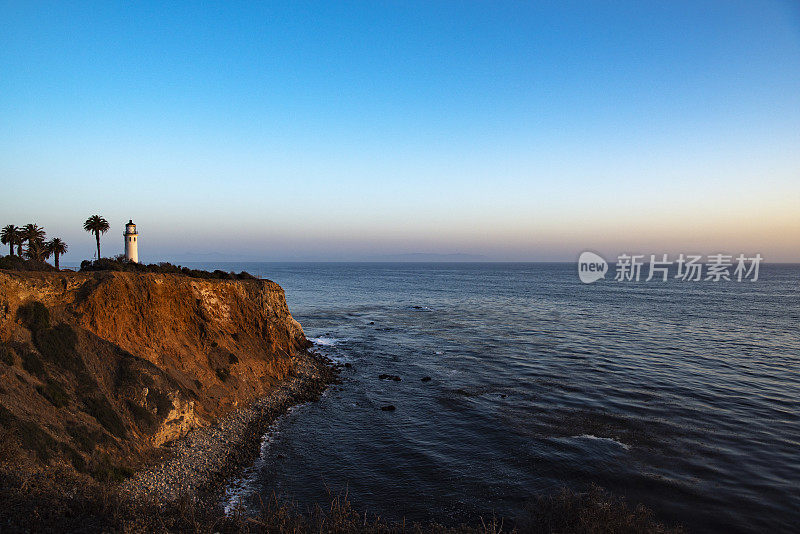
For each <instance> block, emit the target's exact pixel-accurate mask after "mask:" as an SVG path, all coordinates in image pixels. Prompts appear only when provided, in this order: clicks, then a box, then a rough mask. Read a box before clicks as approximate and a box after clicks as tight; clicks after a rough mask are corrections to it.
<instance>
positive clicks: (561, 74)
mask: <svg viewBox="0 0 800 534" xmlns="http://www.w3.org/2000/svg"><path fill="white" fill-rule="evenodd" d="M167 4H168V5H167V6H166V7H165V6H164V5H161V3H147V2H132V3H128V2H125V3H115V2H96V3H84V2H53V3H43V2H35V1H31V0H23V1H19V2H1V3H0V20H2V21H3V22H2V24H1V25H0V185H2V187H0V225H5V224H10V223H13V224H17V225H22V224H25V223H28V222H37V223H38V224H40V225H43V226H45V228H46V229H47V230H48V234H49V235H50V236H60V237H62V238H64V239H65V240H66V241H67V242H68V243H69V245H70V251H71V252H70V254H69V255H68V257H67V260H68V261H79V260H80V259H83V258H87V257H91V254H92V247H93V241H92V238H91V237H90V236H89V235H87V234H85V233H84V232H82V230H81V223H82V221H83V220H84V219H85V218H86V217H87V216H88V215H90V214H94V213H99V214H102V215H104V216H105V217H106V218H107V219H108V220H109V221H110V222H111V224H112V229H111V232H110V233H109V234H108V235H107V236H106V237H105V238H104V240H103V246H104V253H105V254H109V255H110V254H116V253H120V252H121V251H122V245H123V243H122V237H121V233H122V231H123V226H124V223H125V222H127V220H128V219H129V218H133V219H134V222H136V223H137V224H138V225H139V230H140V232H141V245H140V256H141V257H142V259H143V260H145V261H157V260H176V261H180V260H186V259H187V258H191V256H190V255H191V254H204V253H213V252H217V253H220V254H222V255H223V256H225V257H230V258H232V259H238V258H250V259H264V260H293V259H310V260H361V259H375V258H380V257H383V255H394V254H404V253H417V252H424V253H443V254H451V253H464V254H474V255H482V256H483V257H485V258H486V259H497V260H574V259H575V258H576V257H577V254H578V253H579V252H580V251H581V250H584V249H587V248H588V249H593V250H598V251H601V252H603V253H606V254H610V255H613V254H616V253H618V252H621V251H632V252H646V253H649V252H655V253H661V252H700V253H714V252H720V251H729V252H732V253H739V252H747V253H755V252H761V253H762V254H763V255H764V256H765V257H766V258H767V259H768V260H773V261H791V260H794V261H800V4H799V3H797V2H795V1H752V2H736V1H719V2H702V1H687V2H667V1H662V2H649V1H640V0H639V1H631V2H553V3H539V2H523V1H516V2H499V1H498V2H487V1H480V2H469V1H467V2H457V1H448V2H433V1H425V2H419V3H411V2H377V1H373V0H371V1H365V2H339V1H337V2H285V3H260V2H259V3H245V2H202V3H201V2H197V3H188V2H185V3H167Z"/></svg>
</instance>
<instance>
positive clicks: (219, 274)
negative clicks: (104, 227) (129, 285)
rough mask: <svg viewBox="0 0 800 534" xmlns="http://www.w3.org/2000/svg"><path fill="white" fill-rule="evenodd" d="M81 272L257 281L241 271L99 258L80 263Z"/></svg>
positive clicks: (118, 258)
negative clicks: (237, 272) (114, 272)
mask: <svg viewBox="0 0 800 534" xmlns="http://www.w3.org/2000/svg"><path fill="white" fill-rule="evenodd" d="M81 271H116V272H128V273H159V274H182V275H184V276H188V277H190V278H203V279H206V280H258V278H256V277H255V276H253V275H252V274H250V273H248V272H245V271H242V272H240V273H239V274H236V273H233V272H230V273H229V272H225V271H222V270H220V269H216V270H215V271H213V272H209V271H203V270H200V269H190V268H189V267H181V266H180V265H173V264H171V263H168V262H160V263H150V264H144V263H134V262H132V261H128V260H126V259H124V258H121V257H117V258H101V259H99V260H95V261H90V260H84V261H82V262H81Z"/></svg>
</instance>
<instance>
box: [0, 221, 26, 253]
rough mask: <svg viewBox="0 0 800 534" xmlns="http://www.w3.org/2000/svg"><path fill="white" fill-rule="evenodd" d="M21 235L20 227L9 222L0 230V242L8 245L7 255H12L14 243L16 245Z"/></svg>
mask: <svg viewBox="0 0 800 534" xmlns="http://www.w3.org/2000/svg"><path fill="white" fill-rule="evenodd" d="M21 237H22V229H20V228H18V227H16V226H14V225H13V224H9V225H7V226H5V227H3V229H2V230H0V242H2V243H3V244H4V245H8V251H9V255H10V256H13V255H14V245H16V244H17V243H18V242H19V240H20V238H21Z"/></svg>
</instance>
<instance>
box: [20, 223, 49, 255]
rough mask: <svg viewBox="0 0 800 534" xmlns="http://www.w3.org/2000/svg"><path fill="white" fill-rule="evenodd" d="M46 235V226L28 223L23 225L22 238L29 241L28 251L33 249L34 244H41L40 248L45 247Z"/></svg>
mask: <svg viewBox="0 0 800 534" xmlns="http://www.w3.org/2000/svg"><path fill="white" fill-rule="evenodd" d="M46 235H47V234H46V233H45V231H44V228H41V227H40V226H39V225H38V224H26V225H25V226H23V227H22V239H23V241H27V242H28V252H30V251H31V247H32V246H34V247H35V246H37V245H39V248H43V245H44V238H45V236H46Z"/></svg>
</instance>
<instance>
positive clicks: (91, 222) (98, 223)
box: [83, 215, 111, 260]
mask: <svg viewBox="0 0 800 534" xmlns="http://www.w3.org/2000/svg"><path fill="white" fill-rule="evenodd" d="M109 228H111V227H110V226H109V224H108V221H107V220H105V219H104V218H102V217H101V216H100V215H92V216H91V217H89V218H88V219H86V222H85V223H83V229H84V230H86V231H87V232H89V233H92V234H94V237H95V239H97V259H98V260H99V259H100V234H101V233H102V234H104V233H106V232H108V229H109Z"/></svg>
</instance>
